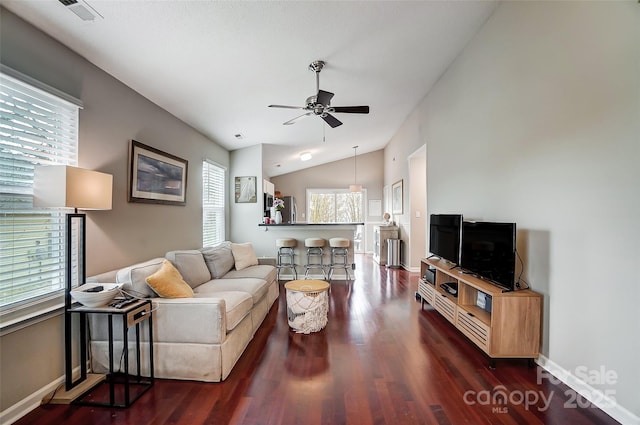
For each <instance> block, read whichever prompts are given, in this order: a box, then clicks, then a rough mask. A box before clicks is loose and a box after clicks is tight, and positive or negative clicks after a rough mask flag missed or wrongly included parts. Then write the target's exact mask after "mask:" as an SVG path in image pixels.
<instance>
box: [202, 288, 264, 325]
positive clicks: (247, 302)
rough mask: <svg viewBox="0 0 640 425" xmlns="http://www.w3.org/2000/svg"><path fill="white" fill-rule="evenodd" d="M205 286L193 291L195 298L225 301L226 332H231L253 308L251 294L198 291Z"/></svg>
mask: <svg viewBox="0 0 640 425" xmlns="http://www.w3.org/2000/svg"><path fill="white" fill-rule="evenodd" d="M203 286H206V285H200V286H198V287H197V288H196V289H195V291H194V292H195V296H196V298H214V297H215V298H221V299H223V300H224V301H225V316H226V318H227V323H226V328H227V332H229V331H232V330H233V329H234V328H235V327H236V326H238V323H240V322H241V321H242V319H244V318H245V317H246V316H247V314H249V313H250V312H251V309H252V308H253V299H252V297H251V294H249V293H248V292H242V291H217V292H207V291H203V292H201V291H200V289H201V288H203Z"/></svg>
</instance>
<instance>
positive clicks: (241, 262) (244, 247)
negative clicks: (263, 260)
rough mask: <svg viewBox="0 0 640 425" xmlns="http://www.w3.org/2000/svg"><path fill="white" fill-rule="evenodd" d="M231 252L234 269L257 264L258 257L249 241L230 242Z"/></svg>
mask: <svg viewBox="0 0 640 425" xmlns="http://www.w3.org/2000/svg"><path fill="white" fill-rule="evenodd" d="M231 253H232V254H233V259H234V260H235V262H236V270H243V269H246V268H247V267H249V266H257V265H258V257H256V253H255V252H254V251H253V245H251V243H250V242H247V243H232V244H231Z"/></svg>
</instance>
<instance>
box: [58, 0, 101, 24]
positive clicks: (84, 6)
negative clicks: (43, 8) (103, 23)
mask: <svg viewBox="0 0 640 425" xmlns="http://www.w3.org/2000/svg"><path fill="white" fill-rule="evenodd" d="M58 1H59V2H60V3H62V4H63V5H64V6H65V7H66V8H67V9H69V10H71V11H72V12H73V13H75V14H76V16H78V17H79V18H80V19H82V20H83V21H95V19H96V18H102V17H103V16H102V15H100V14H99V13H98V12H97V11H96V10H95V9H94V8H93V7H91V6H90V5H89V3H87V2H86V1H78V0H58Z"/></svg>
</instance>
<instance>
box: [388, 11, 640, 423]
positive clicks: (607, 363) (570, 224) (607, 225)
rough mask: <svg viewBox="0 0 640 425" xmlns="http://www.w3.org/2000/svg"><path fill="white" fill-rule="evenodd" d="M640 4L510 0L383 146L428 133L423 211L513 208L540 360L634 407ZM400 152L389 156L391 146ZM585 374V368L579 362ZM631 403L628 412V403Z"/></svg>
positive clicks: (404, 145) (405, 149)
mask: <svg viewBox="0 0 640 425" xmlns="http://www.w3.org/2000/svg"><path fill="white" fill-rule="evenodd" d="M639 44H640V6H639V5H638V4H637V2H504V3H502V4H501V5H500V6H499V7H498V8H497V9H496V11H495V12H494V14H493V16H492V17H491V18H490V19H489V21H488V22H487V24H486V25H485V26H484V27H483V29H482V30H481V31H480V32H479V34H478V35H477V36H476V37H475V38H474V39H473V40H472V41H471V42H470V43H469V45H468V46H467V47H466V49H465V50H464V52H463V53H462V54H461V55H460V56H459V57H458V58H457V60H456V61H455V62H454V63H453V64H452V65H451V66H450V68H449V69H448V70H447V72H446V73H445V74H444V75H443V76H442V77H441V79H440V80H439V82H438V83H437V84H436V85H435V87H434V88H433V89H432V90H431V92H430V93H429V94H428V96H427V97H426V98H425V99H424V101H423V102H422V103H421V104H419V105H418V107H417V108H416V110H415V111H414V112H413V113H412V114H411V115H410V116H409V117H408V118H407V120H406V122H405V123H404V125H403V126H402V128H401V129H400V130H399V131H398V133H397V135H396V136H395V137H394V138H393V140H392V141H391V143H390V144H389V145H388V147H387V148H386V149H385V164H384V168H385V184H386V185H389V184H392V183H393V182H394V181H396V180H398V179H399V178H407V175H406V173H405V170H404V164H405V160H406V157H407V156H408V155H409V154H410V153H411V152H413V151H415V150H416V149H418V148H419V147H420V146H421V145H422V144H424V143H426V144H427V206H428V212H429V213H446V212H460V213H463V214H464V215H465V216H466V217H468V218H477V219H483V220H494V221H510V222H511V221H514V222H517V226H518V229H519V230H518V236H517V237H518V251H519V252H520V255H521V256H522V257H523V260H524V263H525V269H524V277H525V278H526V279H527V280H528V281H529V282H530V283H531V286H532V288H533V289H534V290H536V291H539V292H541V293H543V294H544V325H543V330H542V332H543V346H542V353H543V355H544V357H543V358H542V363H543V364H544V365H545V367H547V368H549V369H550V370H554V371H555V372H556V373H560V374H563V373H568V375H567V376H568V378H567V380H568V381H570V382H573V383H574V384H575V385H577V386H580V385H581V384H580V383H579V382H578V381H576V377H577V376H576V373H577V370H578V369H577V368H579V367H585V368H587V370H589V371H597V370H599V369H600V367H604V368H605V369H606V370H609V371H614V372H615V373H616V374H617V376H618V377H617V379H615V382H610V383H606V384H598V383H596V384H593V385H592V388H594V389H595V390H596V391H602V392H607V391H608V392H609V395H612V396H613V397H614V398H615V400H616V401H617V404H616V407H614V410H615V412H616V414H617V415H619V416H618V418H621V420H623V421H626V422H631V421H633V423H638V416H640V397H639V394H640V392H639V391H638V383H639V382H640V365H639V363H638V353H639V352H640V320H638V317H637V313H636V311H635V310H636V308H637V307H636V305H637V302H638V300H639V299H640V290H639V288H640V285H638V276H637V272H636V271H635V267H634V266H635V265H636V264H637V263H638V259H640V245H639V244H638V240H640V224H639V223H638V219H639V218H640V191H639V189H638V183H639V182H640V171H639V170H640V168H638V163H639V161H640V142H639V137H640V136H639V135H640V119H639V117H640V50H639V49H638V45H639ZM394 158H395V159H396V160H395V161H394V160H393V159H394ZM578 377H579V376H578ZM634 415H635V416H634Z"/></svg>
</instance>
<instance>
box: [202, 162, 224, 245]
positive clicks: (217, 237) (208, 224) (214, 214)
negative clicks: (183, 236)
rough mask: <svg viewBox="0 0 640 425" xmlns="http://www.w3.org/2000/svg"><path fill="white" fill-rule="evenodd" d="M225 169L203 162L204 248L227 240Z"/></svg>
mask: <svg viewBox="0 0 640 425" xmlns="http://www.w3.org/2000/svg"><path fill="white" fill-rule="evenodd" d="M224 182H225V168H224V167H221V166H220V165H217V164H215V163H213V162H211V161H208V160H204V161H203V162H202V246H212V245H216V244H218V243H220V242H223V241H224V240H225V220H224V209H225V199H226V196H225V183H224Z"/></svg>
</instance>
